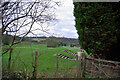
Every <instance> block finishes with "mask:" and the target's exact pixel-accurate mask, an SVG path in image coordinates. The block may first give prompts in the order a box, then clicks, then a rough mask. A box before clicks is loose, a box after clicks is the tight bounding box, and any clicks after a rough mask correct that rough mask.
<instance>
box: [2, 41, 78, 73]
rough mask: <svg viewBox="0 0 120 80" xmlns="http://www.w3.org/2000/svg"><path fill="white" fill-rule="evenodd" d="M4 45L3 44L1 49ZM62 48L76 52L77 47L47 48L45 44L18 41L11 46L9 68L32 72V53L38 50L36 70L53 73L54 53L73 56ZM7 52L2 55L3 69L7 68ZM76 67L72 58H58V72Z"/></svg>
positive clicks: (54, 68)
mask: <svg viewBox="0 0 120 80" xmlns="http://www.w3.org/2000/svg"><path fill="white" fill-rule="evenodd" d="M5 47H6V46H3V49H4V48H5ZM62 50H70V51H72V52H75V53H76V52H78V51H79V48H77V47H72V48H71V47H69V46H66V47H56V48H47V45H45V44H35V43H25V42H23V43H20V44H17V45H15V46H13V52H12V61H11V70H14V71H26V70H27V72H32V71H33V68H32V63H33V62H34V57H35V56H34V54H35V52H36V51H37V52H38V56H39V57H38V61H37V72H38V73H40V72H47V73H55V72H56V56H53V55H54V54H64V55H67V56H70V57H74V56H73V55H70V54H68V53H65V52H63V51H62ZM9 53H10V52H8V53H6V54H4V55H3V57H2V59H3V62H2V64H3V65H2V66H3V70H7V66H8V59H9ZM71 67H76V62H75V61H72V60H66V59H62V58H59V72H65V71H68V70H67V69H68V68H71Z"/></svg>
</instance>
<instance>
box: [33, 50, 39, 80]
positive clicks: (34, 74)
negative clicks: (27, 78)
mask: <svg viewBox="0 0 120 80" xmlns="http://www.w3.org/2000/svg"><path fill="white" fill-rule="evenodd" d="M37 55H38V53H37V52H35V63H34V65H33V68H34V71H33V78H37Z"/></svg>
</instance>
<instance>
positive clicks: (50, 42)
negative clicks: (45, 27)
mask: <svg viewBox="0 0 120 80" xmlns="http://www.w3.org/2000/svg"><path fill="white" fill-rule="evenodd" d="M47 47H58V42H57V40H56V39H55V38H49V39H47Z"/></svg>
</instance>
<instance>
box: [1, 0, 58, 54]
mask: <svg viewBox="0 0 120 80" xmlns="http://www.w3.org/2000/svg"><path fill="white" fill-rule="evenodd" d="M56 5H59V3H58V2H55V1H53V0H39V2H38V1H37V0H36V1H35V2H22V1H21V2H3V3H2V5H1V8H0V10H1V11H2V35H3V34H6V33H7V32H8V34H12V35H13V39H12V42H11V45H10V46H9V48H8V49H7V50H6V51H5V52H3V53H2V54H5V53H6V52H8V51H9V50H10V48H11V47H12V46H13V45H15V44H18V43H20V42H21V41H22V40H23V39H24V37H26V36H27V35H28V34H30V33H31V34H33V35H36V34H34V31H36V30H41V31H44V32H47V31H46V30H45V29H44V27H43V26H42V25H43V24H45V23H50V22H52V21H54V20H56V19H55V14H54V9H55V6H56ZM35 23H36V24H39V28H35V27H34V24H35ZM16 36H20V37H21V39H20V40H19V41H17V42H16V41H15V39H16V38H15V37H16Z"/></svg>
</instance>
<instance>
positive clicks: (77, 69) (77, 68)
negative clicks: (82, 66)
mask: <svg viewBox="0 0 120 80" xmlns="http://www.w3.org/2000/svg"><path fill="white" fill-rule="evenodd" d="M76 73H77V77H78V76H79V66H78V55H76Z"/></svg>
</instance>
